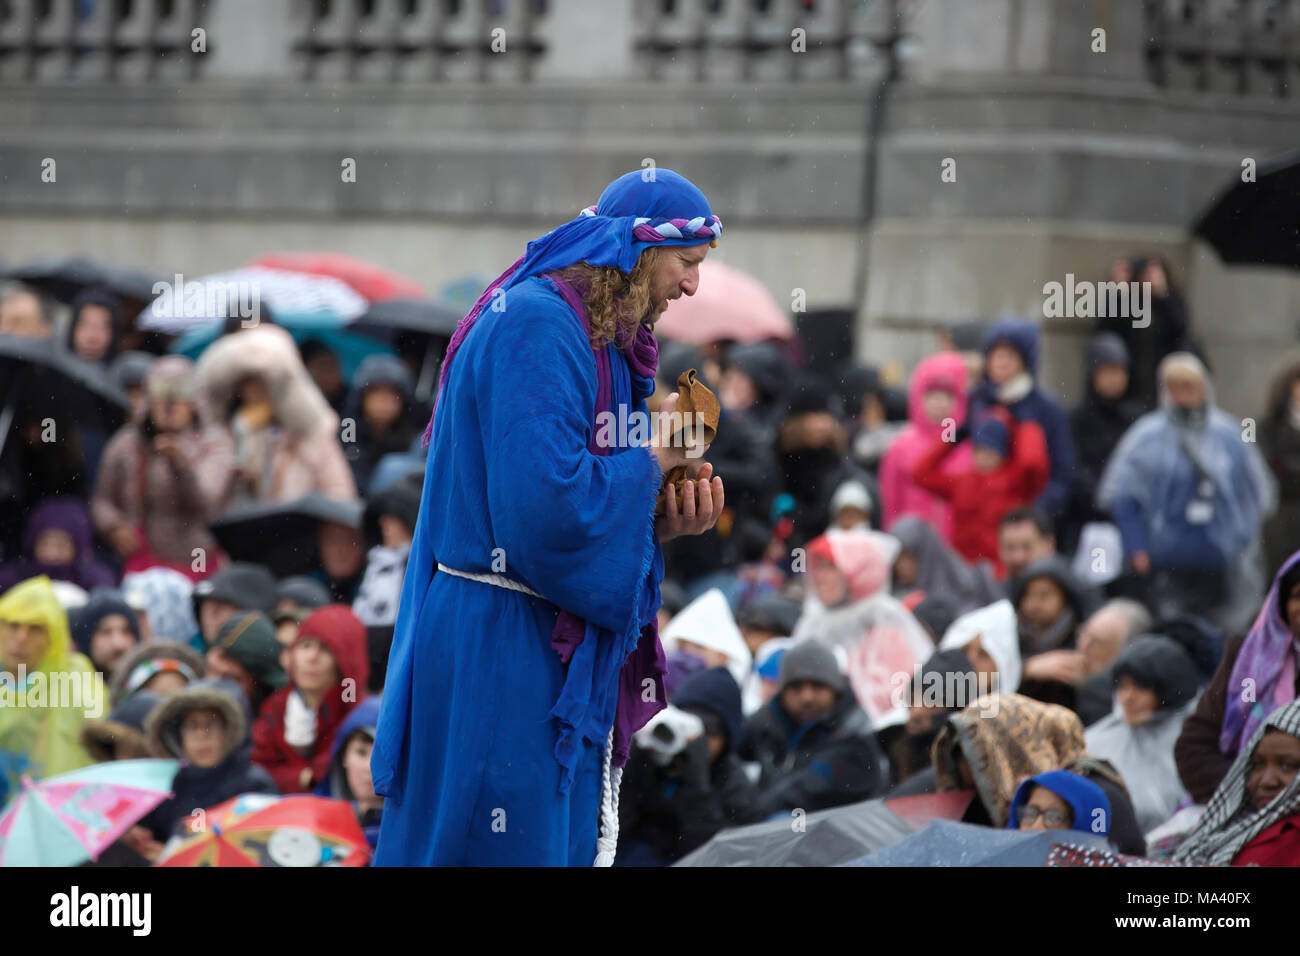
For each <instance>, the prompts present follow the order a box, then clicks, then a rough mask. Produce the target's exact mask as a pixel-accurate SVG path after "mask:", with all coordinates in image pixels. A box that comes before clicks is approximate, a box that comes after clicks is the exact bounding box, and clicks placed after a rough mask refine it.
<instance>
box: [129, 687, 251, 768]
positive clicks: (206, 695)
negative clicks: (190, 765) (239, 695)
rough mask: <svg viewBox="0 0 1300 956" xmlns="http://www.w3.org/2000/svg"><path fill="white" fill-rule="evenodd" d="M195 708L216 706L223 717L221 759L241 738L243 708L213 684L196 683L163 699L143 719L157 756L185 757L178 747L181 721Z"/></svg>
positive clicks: (203, 708) (151, 745)
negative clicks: (224, 729)
mask: <svg viewBox="0 0 1300 956" xmlns="http://www.w3.org/2000/svg"><path fill="white" fill-rule="evenodd" d="M194 710H215V711H216V712H217V713H219V714H220V715H221V718H222V720H223V721H225V725H226V731H225V735H224V736H225V739H224V741H223V742H222V748H221V759H222V760H225V759H226V758H227V757H229V756H230V755H231V754H232V753H234V752H235V751H236V750H237V749H239V747H240V746H241V745H242V744H243V742H244V732H245V730H246V724H245V721H244V711H243V708H242V707H241V706H240V705H239V702H238V701H236V700H235V699H234V698H233V697H231V696H230V695H229V694H227V693H226V692H225V691H224V690H222V689H221V688H220V687H217V686H214V685H212V684H196V685H194V686H192V687H187V688H185V690H183V691H180V692H178V693H175V694H172V695H171V696H170V697H166V698H164V699H163V701H162V703H160V704H159V705H158V706H157V707H155V708H154V709H153V710H152V711H151V712H150V714H149V717H148V719H146V720H145V723H144V730H145V734H146V736H147V737H148V740H149V746H150V748H151V749H152V750H153V752H154V756H157V757H173V758H176V759H184V757H185V752H184V750H182V749H181V721H182V720H184V719H185V715H186V714H188V713H190V712H191V711H194Z"/></svg>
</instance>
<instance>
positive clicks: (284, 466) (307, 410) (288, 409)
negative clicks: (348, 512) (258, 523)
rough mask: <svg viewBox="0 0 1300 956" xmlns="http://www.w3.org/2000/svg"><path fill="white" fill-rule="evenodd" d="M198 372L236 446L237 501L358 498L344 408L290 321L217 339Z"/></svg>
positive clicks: (211, 409) (209, 407) (210, 411)
mask: <svg viewBox="0 0 1300 956" xmlns="http://www.w3.org/2000/svg"><path fill="white" fill-rule="evenodd" d="M197 380H198V387H199V395H200V396H201V401H202V402H203V403H204V410H205V415H206V416H207V418H208V420H209V421H213V422H218V423H220V424H221V425H222V427H223V428H225V429H226V430H227V431H228V433H229V436H230V440H231V442H232V444H233V446H234V449H235V469H236V476H235V492H234V494H235V500H236V501H263V502H271V501H293V500H295V499H297V498H302V497H303V496H305V495H308V494H310V493H312V492H317V493H319V494H322V495H324V496H325V497H327V498H335V499H339V500H345V501H348V500H352V499H354V498H356V496H357V488H356V483H355V482H354V481H353V479H352V470H351V469H350V468H349V467H348V463H347V459H346V458H344V457H343V449H342V447H341V446H340V445H339V437H338V436H339V421H338V416H337V415H336V414H335V413H334V411H333V410H332V409H331V408H330V407H329V405H328V404H327V403H326V401H325V398H324V397H323V396H322V395H321V391H320V389H319V388H317V387H316V384H315V383H314V382H313V381H312V380H311V377H310V376H309V375H308V374H307V370H306V368H304V367H303V363H302V359H301V358H300V357H299V355H298V349H297V346H295V345H294V342H293V339H292V337H291V336H290V335H289V333H288V332H286V331H285V330H284V329H282V328H278V327H276V326H273V325H267V324H265V323H263V324H261V325H258V326H257V327H256V328H252V329H246V330H244V331H240V332H235V333H234V334H231V335H226V336H223V337H222V338H219V339H217V340H216V341H215V342H213V343H212V344H211V345H210V346H208V348H207V349H206V350H205V351H204V352H203V354H202V355H201V356H200V357H199V362H198V369H197ZM268 610H269V609H268Z"/></svg>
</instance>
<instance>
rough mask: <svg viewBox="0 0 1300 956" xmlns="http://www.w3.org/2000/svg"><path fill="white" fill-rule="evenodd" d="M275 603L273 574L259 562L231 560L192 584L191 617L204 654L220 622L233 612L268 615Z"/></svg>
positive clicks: (224, 620)
mask: <svg viewBox="0 0 1300 956" xmlns="http://www.w3.org/2000/svg"><path fill="white" fill-rule="evenodd" d="M274 606H275V577H274V576H273V575H272V574H271V572H270V571H268V570H267V569H266V568H264V567H262V566H261V565H260V564H248V563H246V562H242V561H235V562H233V563H231V564H228V565H226V566H225V567H224V568H222V569H221V570H220V571H218V572H217V573H216V574H214V575H212V577H210V578H208V579H207V580H206V581H200V582H199V583H198V584H196V585H195V586H194V616H195V617H196V618H198V621H199V633H200V635H201V638H200V640H201V646H200V647H199V650H201V651H203V652H204V653H206V652H207V649H208V648H209V647H210V646H212V643H213V641H214V640H216V636H217V631H218V630H220V629H221V625H223V624H225V623H226V621H228V620H230V619H231V618H232V617H234V616H235V615H236V614H239V613H241V612H247V611H258V612H260V613H262V614H270V613H271V611H272V609H273V608H274Z"/></svg>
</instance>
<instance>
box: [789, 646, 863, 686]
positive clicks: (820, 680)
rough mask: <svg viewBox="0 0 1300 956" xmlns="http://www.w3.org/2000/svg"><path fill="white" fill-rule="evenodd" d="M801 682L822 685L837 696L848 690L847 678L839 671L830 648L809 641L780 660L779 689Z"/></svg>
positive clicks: (793, 648) (794, 648)
mask: <svg viewBox="0 0 1300 956" xmlns="http://www.w3.org/2000/svg"><path fill="white" fill-rule="evenodd" d="M802 680H806V681H812V682H814V683H817V684H823V685H825V686H826V687H829V688H831V690H833V691H835V692H836V693H837V694H842V693H844V692H845V691H846V690H848V689H849V681H848V678H847V677H845V676H844V674H843V673H842V672H841V671H840V666H839V664H838V663H837V662H836V660H835V655H834V654H833V653H831V650H830V648H829V647H826V646H825V645H824V644H819V643H817V642H816V641H811V640H809V641H800V642H799V643H798V644H796V645H794V647H791V648H790V649H789V650H788V651H786V652H785V654H784V656H782V658H781V687H780V689H781V690H785V689H786V688H787V687H789V686H790V685H791V684H793V683H795V682H796V681H802Z"/></svg>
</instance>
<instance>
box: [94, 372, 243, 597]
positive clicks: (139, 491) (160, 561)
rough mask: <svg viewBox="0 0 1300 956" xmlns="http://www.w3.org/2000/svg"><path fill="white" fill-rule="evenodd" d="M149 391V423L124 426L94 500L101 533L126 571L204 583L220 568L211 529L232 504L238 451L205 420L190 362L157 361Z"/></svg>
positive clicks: (108, 450) (110, 448) (108, 452)
mask: <svg viewBox="0 0 1300 956" xmlns="http://www.w3.org/2000/svg"><path fill="white" fill-rule="evenodd" d="M145 391H146V397H147V402H148V404H147V410H146V412H145V415H144V418H143V419H142V420H140V421H138V422H136V421H131V422H128V423H127V424H126V425H123V426H122V428H121V429H119V430H118V432H117V434H115V435H114V436H113V437H112V439H111V440H110V441H109V442H108V445H107V447H105V449H104V455H103V458H102V459H101V460H100V464H99V472H98V475H97V477H96V481H95V491H94V494H93V495H92V497H91V513H92V515H93V517H94V520H95V528H96V530H98V531H99V533H100V534H101V535H103V536H104V538H105V539H106V540H107V541H108V542H109V543H110V544H111V545H112V546H113V548H114V550H115V551H117V553H118V554H119V555H120V556H121V557H122V559H123V560H124V561H125V562H126V565H125V570H126V571H127V572H132V571H143V570H145V569H146V568H150V567H154V566H157V565H161V566H163V567H168V568H171V569H172V570H175V571H179V572H180V573H181V574H184V575H186V576H187V577H189V578H192V579H194V580H199V579H201V578H204V577H207V575H208V574H209V573H211V572H212V571H215V570H216V568H217V564H218V560H219V552H218V549H217V542H216V539H215V538H213V537H212V534H211V532H209V531H208V528H207V522H209V521H211V520H212V519H213V518H215V517H217V516H218V515H219V514H220V513H221V512H222V511H223V510H225V508H226V506H227V505H228V504H229V503H230V499H231V494H232V490H233V485H232V481H233V477H234V446H233V444H232V443H231V440H230V436H229V434H228V433H227V432H226V431H225V430H224V429H223V428H221V427H220V426H219V425H217V424H215V423H209V422H207V421H205V419H204V418H203V416H202V415H201V414H200V409H199V406H198V404H197V402H196V400H195V383H194V363H193V362H191V361H190V360H189V359H187V358H184V357H182V356H179V355H168V356H165V357H163V358H160V359H158V360H157V361H156V362H154V363H153V365H152V366H151V367H150V369H149V374H148V376H147V377H146V379H145ZM195 549H198V554H199V555H200V556H201V557H202V560H201V561H196V555H195Z"/></svg>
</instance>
